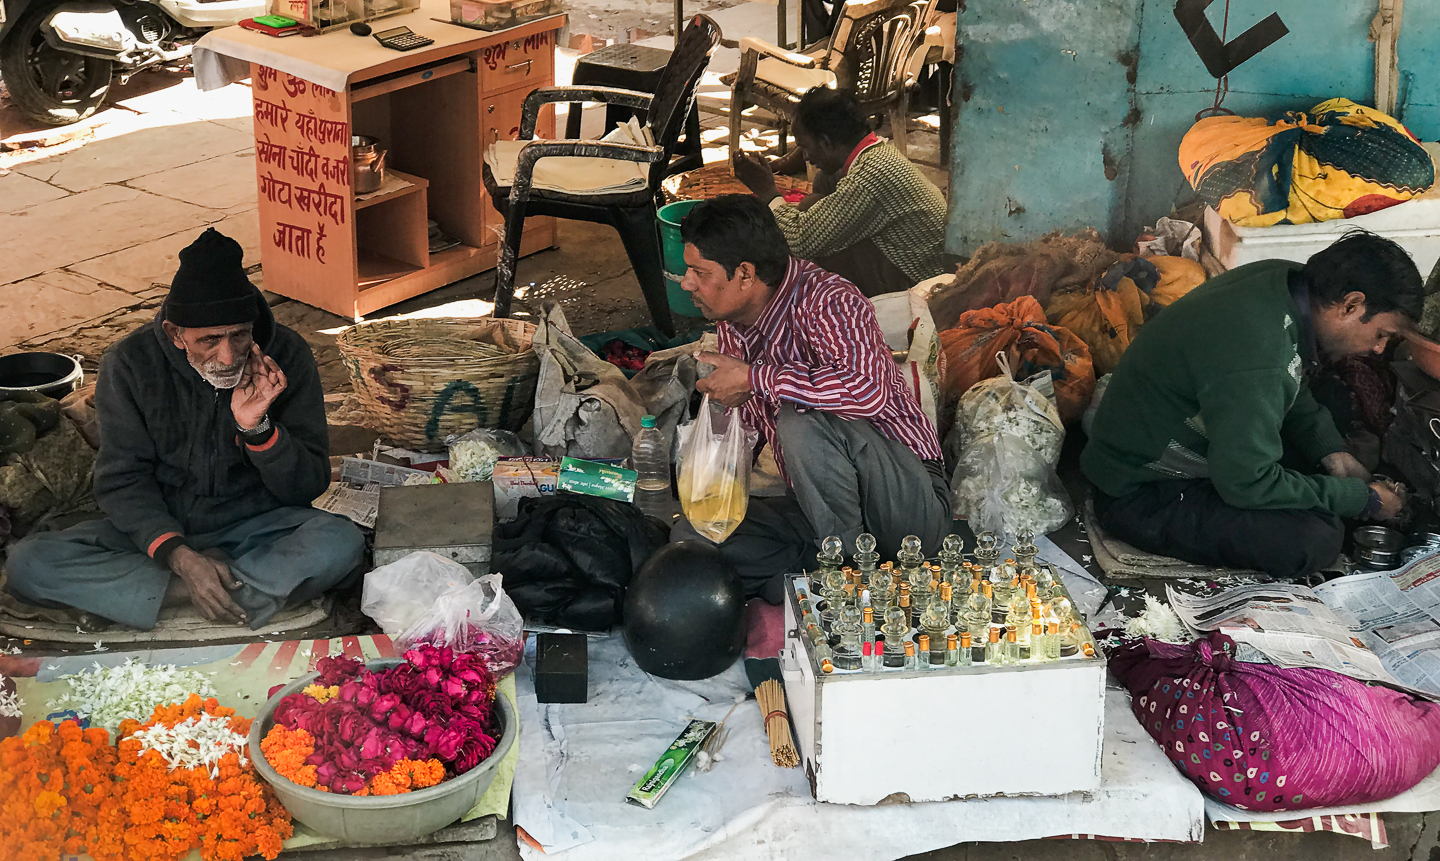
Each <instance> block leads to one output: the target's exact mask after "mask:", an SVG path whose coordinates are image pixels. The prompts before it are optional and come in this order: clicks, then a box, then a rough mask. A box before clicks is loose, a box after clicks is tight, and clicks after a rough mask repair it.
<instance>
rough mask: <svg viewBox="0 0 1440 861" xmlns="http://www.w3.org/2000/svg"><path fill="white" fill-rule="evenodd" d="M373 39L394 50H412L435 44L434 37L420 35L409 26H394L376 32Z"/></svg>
mask: <svg viewBox="0 0 1440 861" xmlns="http://www.w3.org/2000/svg"><path fill="white" fill-rule="evenodd" d="M375 41H377V42H379V43H380V44H382V45H384V46H385V47H387V48H390V49H393V50H396V51H413V50H415V49H416V48H423V47H425V46H426V45H433V44H435V40H434V39H431V38H430V37H428V36H421V35H419V34H418V33H416V32H414V31H413V30H411V29H410V28H409V27H396V28H394V29H393V30H385V31H384V32H381V33H376V34H375Z"/></svg>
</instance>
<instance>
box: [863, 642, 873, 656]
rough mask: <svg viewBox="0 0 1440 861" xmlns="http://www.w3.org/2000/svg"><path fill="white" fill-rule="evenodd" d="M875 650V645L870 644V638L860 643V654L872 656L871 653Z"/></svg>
mask: <svg viewBox="0 0 1440 861" xmlns="http://www.w3.org/2000/svg"><path fill="white" fill-rule="evenodd" d="M873 651H874V647H873V646H871V645H870V641H869V640H866V641H865V642H864V643H861V644H860V654H861V655H862V656H863V657H866V658H868V657H870V655H871V654H872V653H873Z"/></svg>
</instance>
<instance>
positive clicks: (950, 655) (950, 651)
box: [945, 634, 960, 667]
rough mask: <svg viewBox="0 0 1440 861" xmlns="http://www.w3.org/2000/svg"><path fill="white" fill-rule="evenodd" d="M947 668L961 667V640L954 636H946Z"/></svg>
mask: <svg viewBox="0 0 1440 861" xmlns="http://www.w3.org/2000/svg"><path fill="white" fill-rule="evenodd" d="M945 666H947V667H958V666H960V638H959V637H957V636H955V635H954V634H946V635H945Z"/></svg>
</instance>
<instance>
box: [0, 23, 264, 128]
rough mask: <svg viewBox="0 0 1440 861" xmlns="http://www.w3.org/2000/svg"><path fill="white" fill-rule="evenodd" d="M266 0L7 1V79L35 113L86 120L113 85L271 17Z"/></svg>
mask: <svg viewBox="0 0 1440 861" xmlns="http://www.w3.org/2000/svg"><path fill="white" fill-rule="evenodd" d="M265 5H266V0H153V2H152V0H0V80H4V82H5V87H6V89H8V90H9V91H10V98H11V99H13V100H14V102H15V104H16V105H18V106H19V107H20V109H21V110H22V111H24V112H25V113H26V114H28V115H29V116H32V117H34V118H35V119H36V120H38V121H39V122H42V123H45V124H46V125H52V126H63V125H68V124H69V123H73V122H76V121H78V120H83V119H85V118H86V117H88V116H90V115H91V114H93V113H94V112H95V109H96V108H98V107H99V106H100V103H101V102H103V101H104V100H105V94H106V93H107V92H109V90H110V85H111V84H112V83H114V82H116V81H119V82H120V83H124V82H125V81H127V80H129V78H130V76H131V75H134V74H135V73H136V72H139V71H141V70H142V69H147V68H150V67H151V66H155V65H158V64H161V63H174V62H178V61H182V60H186V59H188V58H189V56H190V49H191V47H192V46H193V45H194V43H195V41H196V40H197V39H199V38H200V36H202V35H203V34H204V33H205V32H206V31H208V30H211V29H214V28H216V27H225V26H229V25H231V24H234V23H237V22H239V21H243V20H244V19H246V18H251V17H254V16H256V15H263V14H265Z"/></svg>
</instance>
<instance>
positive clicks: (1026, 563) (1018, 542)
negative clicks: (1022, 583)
mask: <svg viewBox="0 0 1440 861" xmlns="http://www.w3.org/2000/svg"><path fill="white" fill-rule="evenodd" d="M1010 551H1011V552H1012V553H1014V554H1015V564H1016V566H1017V567H1019V568H1020V569H1021V570H1024V569H1026V568H1029V567H1031V566H1032V565H1034V564H1035V557H1036V556H1038V555H1040V548H1039V547H1036V546H1035V536H1033V535H1032V534H1030V533H1029V532H1023V531H1022V532H1020V533H1019V534H1017V535H1016V536H1015V546H1014V547H1012V548H1010Z"/></svg>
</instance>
